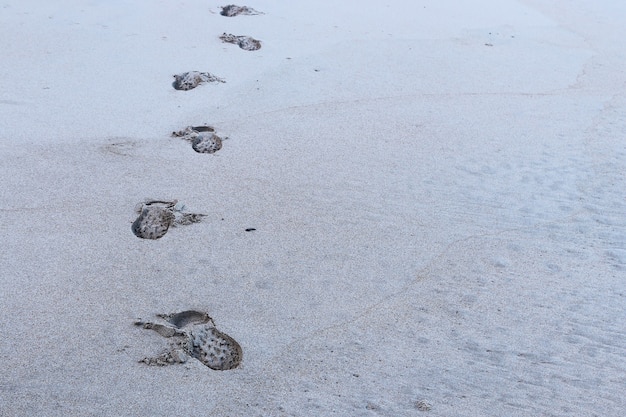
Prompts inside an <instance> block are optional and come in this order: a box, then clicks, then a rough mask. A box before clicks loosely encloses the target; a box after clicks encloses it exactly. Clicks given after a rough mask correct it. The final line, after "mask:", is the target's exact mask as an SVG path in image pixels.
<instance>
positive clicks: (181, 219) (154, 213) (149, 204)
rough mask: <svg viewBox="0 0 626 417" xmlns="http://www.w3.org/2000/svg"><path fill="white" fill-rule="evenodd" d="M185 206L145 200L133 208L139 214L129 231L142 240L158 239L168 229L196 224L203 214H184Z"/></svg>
mask: <svg viewBox="0 0 626 417" xmlns="http://www.w3.org/2000/svg"><path fill="white" fill-rule="evenodd" d="M184 210H185V205H184V204H182V203H179V202H178V201H177V200H174V201H158V200H146V201H144V202H143V203H139V204H137V205H136V206H135V211H136V212H137V213H138V214H139V216H138V217H137V219H136V220H135V221H134V222H133V224H132V226H131V230H132V231H133V233H134V234H135V236H137V237H139V238H142V239H160V238H162V237H163V236H165V234H166V233H167V231H168V230H169V228H170V227H173V226H178V225H188V224H192V223H198V222H199V221H201V220H202V218H203V217H204V216H205V214H198V213H186V212H184Z"/></svg>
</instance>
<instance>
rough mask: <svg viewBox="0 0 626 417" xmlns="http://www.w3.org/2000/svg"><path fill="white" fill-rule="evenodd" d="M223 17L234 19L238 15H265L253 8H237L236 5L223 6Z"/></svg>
mask: <svg viewBox="0 0 626 417" xmlns="http://www.w3.org/2000/svg"><path fill="white" fill-rule="evenodd" d="M220 14H221V15H222V16H226V17H233V16H237V15H240V14H241V15H256V14H263V13H262V12H258V11H256V10H254V9H253V8H251V7H247V6H235V5H234V4H230V5H228V6H222V11H221V12H220Z"/></svg>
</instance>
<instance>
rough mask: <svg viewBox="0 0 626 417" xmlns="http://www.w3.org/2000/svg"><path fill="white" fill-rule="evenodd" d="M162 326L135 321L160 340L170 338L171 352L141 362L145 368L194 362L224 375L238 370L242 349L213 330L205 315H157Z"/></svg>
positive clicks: (233, 340) (187, 312) (198, 312)
mask: <svg viewBox="0 0 626 417" xmlns="http://www.w3.org/2000/svg"><path fill="white" fill-rule="evenodd" d="M157 317H159V318H160V319H162V320H163V322H162V323H152V322H144V321H141V320H138V321H136V322H135V325H136V326H142V327H143V328H144V329H152V330H154V331H155V332H157V333H159V334H160V335H161V336H163V337H167V338H173V340H172V342H171V344H170V349H169V350H168V351H166V352H164V353H162V354H160V355H159V356H156V357H153V358H144V359H142V360H140V362H143V363H145V364H147V365H158V366H165V365H170V364H174V363H185V362H187V360H188V359H189V358H195V359H197V360H199V361H200V362H202V363H203V364H204V365H206V366H208V367H209V368H211V369H215V370H218V371H225V370H229V369H234V368H236V367H238V366H239V364H240V363H241V359H242V356H243V354H242V350H241V346H240V345H239V343H237V341H236V340H235V339H233V338H232V337H230V336H228V335H227V334H225V333H222V332H220V331H219V330H217V329H216V328H215V323H214V322H213V319H212V318H211V317H209V315H208V314H206V313H204V312H201V311H195V310H189V311H183V312H181V313H174V314H158V315H157Z"/></svg>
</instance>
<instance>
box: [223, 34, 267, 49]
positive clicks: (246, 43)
mask: <svg viewBox="0 0 626 417" xmlns="http://www.w3.org/2000/svg"><path fill="white" fill-rule="evenodd" d="M220 39H221V40H222V42H225V43H233V44H235V45H239V47H240V48H241V49H243V50H245V51H256V50H258V49H261V41H258V40H256V39H254V38H251V37H250V36H236V35H233V34H232V33H224V34H223V35H222V36H220Z"/></svg>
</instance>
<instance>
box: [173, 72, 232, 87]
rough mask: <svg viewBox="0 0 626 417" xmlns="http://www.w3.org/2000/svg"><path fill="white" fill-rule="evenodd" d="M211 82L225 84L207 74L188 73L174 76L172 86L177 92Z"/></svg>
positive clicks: (220, 79) (223, 81) (221, 80)
mask: <svg viewBox="0 0 626 417" xmlns="http://www.w3.org/2000/svg"><path fill="white" fill-rule="evenodd" d="M212 82H218V83H225V82H226V81H225V80H223V79H222V78H219V77H216V76H215V75H211V74H209V73H208V72H199V71H189V72H183V73H182V74H178V75H174V83H173V84H172V86H173V87H174V88H175V89H177V90H184V91H187V90H191V89H193V88H196V87H197V86H199V85H200V84H203V83H212Z"/></svg>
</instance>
